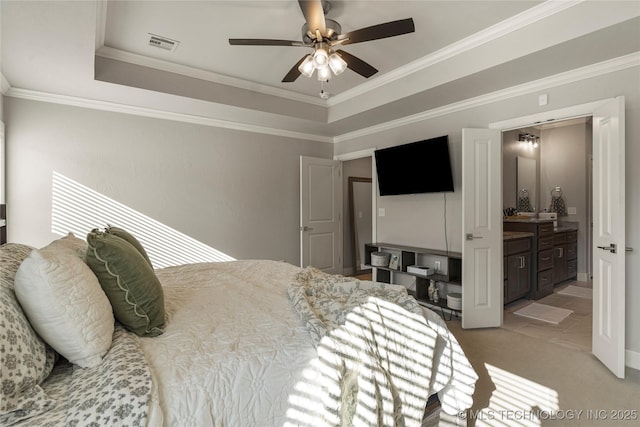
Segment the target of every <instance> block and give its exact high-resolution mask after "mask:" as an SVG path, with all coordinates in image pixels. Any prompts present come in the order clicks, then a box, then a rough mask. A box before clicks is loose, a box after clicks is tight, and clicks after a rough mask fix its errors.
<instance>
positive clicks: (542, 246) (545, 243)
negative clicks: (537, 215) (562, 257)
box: [538, 236, 553, 251]
mask: <svg viewBox="0 0 640 427" xmlns="http://www.w3.org/2000/svg"><path fill="white" fill-rule="evenodd" d="M552 248H553V237H552V236H548V237H541V238H539V239H538V250H539V251H546V250H547V249H552Z"/></svg>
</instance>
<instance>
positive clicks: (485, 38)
mask: <svg viewBox="0 0 640 427" xmlns="http://www.w3.org/2000/svg"><path fill="white" fill-rule="evenodd" d="M583 1H584V0H568V1H551V0H550V1H545V2H544V3H541V4H539V5H537V6H534V7H532V8H530V9H527V10H525V11H523V12H521V13H519V14H517V15H514V16H512V17H510V18H508V19H505V20H504V21H501V22H499V23H497V24H495V25H492V26H491V27H488V28H486V29H484V30H482V31H479V32H477V33H474V34H472V35H470V36H468V37H466V38H464V39H462V40H459V41H457V42H455V43H452V44H450V45H448V46H446V47H444V48H442V49H440V50H437V51H435V52H433V53H432V54H430V55H427V56H424V57H422V58H420V59H417V60H415V61H413V62H411V63H409V64H407V65H405V66H402V67H398V68H397V69H395V70H393V71H390V72H388V73H386V74H384V75H382V76H380V77H378V78H376V79H374V80H369V81H367V82H364V83H362V84H360V85H358V86H356V87H354V88H353V89H350V90H347V91H345V92H343V93H341V94H338V95H335V96H333V97H331V98H329V100H328V101H327V103H328V105H329V106H333V105H337V104H340V103H342V102H345V101H348V100H350V99H352V98H355V97H357V96H360V95H364V94H366V93H368V92H371V91H374V90H377V89H379V88H381V87H382V86H385V85H387V84H389V83H392V82H394V81H396V80H400V79H402V78H404V77H406V76H408V75H410V74H413V73H415V72H418V71H421V70H424V69H426V68H429V67H432V66H433V65H435V64H438V63H440V62H443V61H446V60H447V59H450V58H453V57H455V56H457V55H460V54H462V53H465V52H468V51H470V50H472V49H475V48H477V47H479V46H482V45H484V44H486V43H489V42H491V41H493V40H496V39H498V38H500V37H503V36H505V35H507V34H510V33H512V32H514V31H518V30H521V29H522V28H524V27H526V26H529V25H532V24H535V23H536V22H537V21H540V20H541V19H544V18H548V17H549V16H552V15H555V14H556V13H560V12H562V11H564V10H566V9H569V8H570V7H573V6H576V5H578V4H580V3H582V2H583Z"/></svg>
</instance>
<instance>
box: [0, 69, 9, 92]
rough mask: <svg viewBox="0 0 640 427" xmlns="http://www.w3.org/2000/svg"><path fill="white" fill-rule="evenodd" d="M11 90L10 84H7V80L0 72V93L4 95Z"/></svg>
mask: <svg viewBox="0 0 640 427" xmlns="http://www.w3.org/2000/svg"><path fill="white" fill-rule="evenodd" d="M9 89H11V84H9V80H7V79H6V77H5V76H4V74H2V73H1V72H0V93H1V94H3V95H6V94H7V92H9Z"/></svg>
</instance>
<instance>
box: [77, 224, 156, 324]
mask: <svg viewBox="0 0 640 427" xmlns="http://www.w3.org/2000/svg"><path fill="white" fill-rule="evenodd" d="M87 243H88V244H89V247H88V248H87V264H88V265H89V267H91V270H93V272H94V274H95V275H96V276H97V277H98V281H99V282H100V286H101V287H102V289H103V290H104V292H105V294H107V297H108V298H109V301H110V302H111V306H112V307H113V315H114V317H115V318H116V319H117V320H118V321H119V322H120V323H122V324H123V325H124V327H125V328H127V329H128V330H130V331H132V332H134V333H136V334H138V335H140V336H150V337H152V336H156V335H160V334H161V333H162V332H163V329H162V328H163V326H164V294H163V291H162V285H161V284H160V281H159V280H158V278H157V277H156V275H155V273H154V271H153V268H151V266H150V265H149V263H147V261H146V260H145V259H144V257H143V256H142V254H140V252H138V250H137V249H136V248H135V247H134V246H133V245H132V244H131V243H129V242H127V241H126V240H124V239H122V238H120V237H118V236H116V235H114V234H110V233H105V232H102V231H99V230H92V231H91V232H90V233H89V234H88V235H87Z"/></svg>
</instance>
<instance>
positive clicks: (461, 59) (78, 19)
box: [0, 0, 640, 140]
mask: <svg viewBox="0 0 640 427" xmlns="http://www.w3.org/2000/svg"><path fill="white" fill-rule="evenodd" d="M331 3H332V4H331V6H332V7H331V10H330V11H329V12H328V14H327V17H328V18H331V19H334V20H336V21H338V22H339V23H340V24H341V25H342V30H343V33H344V32H348V31H352V30H355V29H359V28H362V27H367V26H370V25H375V24H379V23H383V22H388V21H392V20H396V19H403V18H408V17H411V18H413V20H414V22H415V27H416V31H415V33H410V34H406V35H402V36H398V37H393V38H388V39H382V40H375V41H370V42H364V43H360V44H354V45H349V46H345V47H343V49H344V50H345V51H348V52H349V53H351V54H354V55H356V56H358V57H359V58H361V59H363V60H364V61H366V62H368V63H370V64H371V65H373V66H374V67H376V68H377V69H378V70H379V73H377V74H376V75H374V76H373V77H371V78H370V79H365V78H364V77H362V76H360V75H358V74H356V73H354V72H352V71H351V70H347V71H345V73H343V74H342V75H340V76H336V77H333V78H332V79H331V81H330V82H329V84H328V86H327V87H326V89H327V90H328V91H329V92H330V93H331V95H332V96H331V98H330V99H329V100H327V101H325V100H322V99H320V98H319V96H318V93H319V90H320V83H319V82H318V81H317V80H316V79H315V77H313V78H311V79H308V78H306V77H304V76H300V77H299V78H298V79H297V80H296V81H295V82H293V83H281V80H282V78H283V76H284V75H285V74H286V73H287V71H288V70H289V69H290V68H291V67H292V66H293V64H295V63H296V62H297V61H298V60H299V59H300V58H301V57H302V56H303V55H305V54H306V53H308V51H309V50H308V48H301V47H279V46H230V45H229V43H228V39H229V38H272V39H287V40H300V38H301V26H302V24H303V23H304V18H303V16H302V13H301V11H300V7H299V5H298V2H297V1H295V0H286V1H270V0H262V1H168V0H162V1H106V2H103V1H99V2H96V1H88V0H86V1H68V2H66V1H65V2H63V1H29V2H25V1H13V0H3V1H2V2H1V7H2V9H1V13H2V16H1V17H2V27H1V29H2V32H1V36H2V55H1V59H2V62H1V63H0V65H1V71H2V77H3V86H2V89H3V93H5V94H6V95H8V96H15V97H24V98H32V99H43V100H53V101H54V102H62V103H70V104H74V105H80V104H92V105H89V106H93V107H95V108H105V109H113V110H118V108H124V107H123V106H128V107H135V108H136V109H137V113H139V114H148V115H153V114H154V113H153V112H154V111H155V112H159V111H161V112H164V113H165V114H173V115H174V116H175V117H174V118H176V119H185V120H192V121H196V122H198V121H199V120H200V121H202V120H209V121H211V123H212V124H219V125H224V124H225V123H226V124H229V123H235V124H242V125H246V126H254V127H255V129H258V130H264V129H267V128H268V129H272V130H280V131H282V132H291V135H292V136H296V135H297V136H303V137H304V136H313V138H316V139H320V140H332V138H334V137H336V136H339V135H344V134H347V133H349V132H354V131H357V130H358V129H363V128H367V127H370V126H373V125H376V124H379V123H382V122H385V121H390V120H395V119H399V118H401V117H406V116H409V115H412V114H416V113H419V112H422V111H425V110H429V109H434V108H438V107H442V106H444V105H448V104H451V103H455V102H459V101H461V100H463V99H465V98H470V97H472V96H481V95H483V94H487V93H491V92H494V91H498V90H504V89H506V88H509V87H514V86H517V85H519V84H522V83H525V82H529V81H532V80H537V79H541V78H547V77H549V76H553V75H558V74H559V73H563V72H567V71H570V70H575V69H579V68H581V67H585V66H591V65H592V64H594V63H600V62H602V61H609V60H611V59H613V58H617V57H621V56H625V55H629V54H632V53H637V52H638V51H640V46H639V44H640V42H639V40H640V33H639V31H638V27H640V25H638V24H639V23H640V18H638V16H640V2H639V1H635V0H632V1H607V2H604V1H548V2H541V1H505V0H502V1H474V0H468V1H467V0H465V1H456V0H453V1H451V0H449V1H427V0H418V1H382V0H380V1H378V0H376V1H332V2H331ZM150 33H152V34H156V35H159V36H164V37H167V38H170V39H173V40H177V41H179V42H180V44H179V46H178V48H177V49H176V50H175V51H174V52H169V51H165V50H161V49H158V48H155V47H152V46H149V45H148V39H149V34H150ZM178 116H180V117H178Z"/></svg>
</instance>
